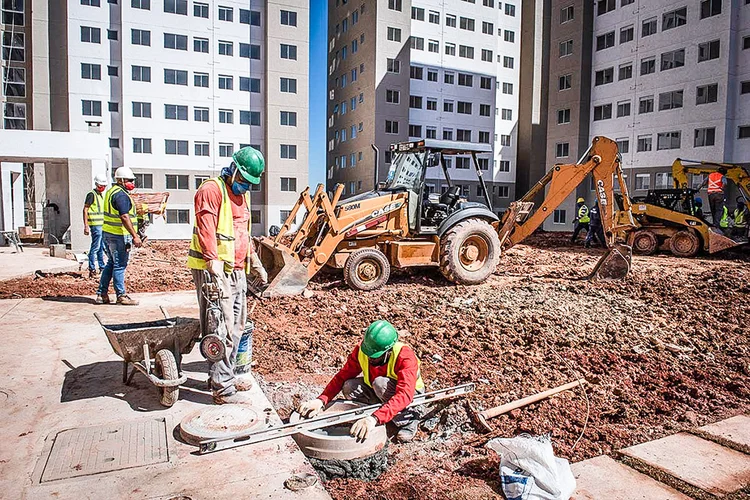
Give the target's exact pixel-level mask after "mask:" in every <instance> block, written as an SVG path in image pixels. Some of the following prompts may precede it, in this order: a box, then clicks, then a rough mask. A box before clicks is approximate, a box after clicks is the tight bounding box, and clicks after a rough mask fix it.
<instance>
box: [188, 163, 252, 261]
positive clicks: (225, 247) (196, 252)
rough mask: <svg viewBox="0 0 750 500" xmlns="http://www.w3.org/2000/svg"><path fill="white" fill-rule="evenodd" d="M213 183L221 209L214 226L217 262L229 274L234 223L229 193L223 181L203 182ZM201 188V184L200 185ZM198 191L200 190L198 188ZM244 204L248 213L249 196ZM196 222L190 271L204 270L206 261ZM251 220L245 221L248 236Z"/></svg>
mask: <svg viewBox="0 0 750 500" xmlns="http://www.w3.org/2000/svg"><path fill="white" fill-rule="evenodd" d="M203 182H204V183H206V182H215V183H216V184H218V186H219V189H220V190H221V208H219V220H218V224H217V225H216V249H217V254H218V256H219V260H221V261H223V262H224V272H226V273H231V272H232V271H233V270H234V221H233V219H232V205H231V201H230V200H229V193H228V192H227V186H226V184H225V183H224V180H223V179H222V178H220V177H214V178H212V179H208V180H205V181H203ZM201 186H203V184H201ZM199 189H200V188H199ZM245 202H246V203H247V209H248V211H250V195H249V194H248V193H245ZM197 222H198V221H197V220H196V221H195V222H193V238H192V240H191V241H190V250H189V251H188V259H187V267H189V268H190V269H206V266H207V264H206V260H205V259H204V258H203V249H202V248H201V244H200V241H199V240H198V225H197ZM251 223H252V218H251V217H248V220H247V234H248V236H249V235H250V224H251ZM247 270H248V264H247V261H246V262H245V271H247Z"/></svg>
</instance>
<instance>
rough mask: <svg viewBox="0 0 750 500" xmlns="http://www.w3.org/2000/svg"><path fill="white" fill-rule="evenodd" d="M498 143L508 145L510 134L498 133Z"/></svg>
mask: <svg viewBox="0 0 750 500" xmlns="http://www.w3.org/2000/svg"><path fill="white" fill-rule="evenodd" d="M500 145H501V146H510V135H505V134H500Z"/></svg>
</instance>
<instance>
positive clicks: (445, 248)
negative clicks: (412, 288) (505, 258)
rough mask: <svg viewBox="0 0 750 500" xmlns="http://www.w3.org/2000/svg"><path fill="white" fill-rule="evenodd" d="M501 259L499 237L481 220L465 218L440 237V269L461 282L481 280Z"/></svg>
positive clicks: (451, 279)
mask: <svg viewBox="0 0 750 500" xmlns="http://www.w3.org/2000/svg"><path fill="white" fill-rule="evenodd" d="M498 262H500V238H499V237H498V235H497V232H496V231H495V230H494V229H493V227H492V226H491V225H490V224H489V223H488V222H487V221H485V220H483V219H466V220H464V221H461V222H459V223H458V224H456V225H455V226H453V227H452V228H450V229H449V230H448V231H447V232H446V233H445V234H444V235H443V237H442V238H441V239H440V272H441V273H443V276H445V278H446V279H447V280H448V281H452V282H453V283H458V284H461V285H477V284H479V283H483V282H484V281H485V280H486V279H487V278H488V277H489V276H490V274H492V273H493V272H494V271H495V268H496V267H497V264H498Z"/></svg>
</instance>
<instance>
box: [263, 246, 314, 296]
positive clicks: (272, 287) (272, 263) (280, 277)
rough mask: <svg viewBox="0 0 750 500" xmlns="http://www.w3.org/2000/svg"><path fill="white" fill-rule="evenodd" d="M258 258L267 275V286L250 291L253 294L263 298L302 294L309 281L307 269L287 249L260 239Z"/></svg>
mask: <svg viewBox="0 0 750 500" xmlns="http://www.w3.org/2000/svg"><path fill="white" fill-rule="evenodd" d="M258 256H259V257H260V261H261V263H262V264H263V267H264V268H265V269H266V272H267V273H268V286H266V287H265V288H263V289H259V290H252V291H253V292H254V293H256V294H257V295H261V296H262V297H265V298H269V297H279V296H283V295H299V294H300V293H302V290H304V289H305V287H306V286H307V282H308V281H309V279H310V278H309V277H308V272H307V267H305V266H304V265H303V264H302V263H301V262H300V261H299V260H297V258H296V257H295V256H294V255H293V254H292V252H291V251H290V250H289V248H287V247H286V246H284V245H282V244H277V243H274V242H273V240H271V239H267V238H262V239H261V241H260V246H259V248H258Z"/></svg>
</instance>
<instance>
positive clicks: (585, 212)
mask: <svg viewBox="0 0 750 500" xmlns="http://www.w3.org/2000/svg"><path fill="white" fill-rule="evenodd" d="M590 222H591V218H590V217H589V207H587V206H586V200H584V199H583V198H578V200H577V201H576V218H575V221H574V223H575V228H574V229H573V237H572V238H571V239H570V242H571V243H575V242H576V239H577V238H578V233H580V232H581V230H583V229H585V230H586V235H587V236H588V234H589V232H590V231H591V230H590V228H589V223H590Z"/></svg>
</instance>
